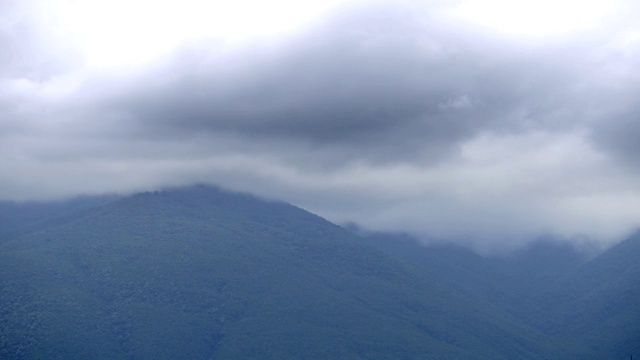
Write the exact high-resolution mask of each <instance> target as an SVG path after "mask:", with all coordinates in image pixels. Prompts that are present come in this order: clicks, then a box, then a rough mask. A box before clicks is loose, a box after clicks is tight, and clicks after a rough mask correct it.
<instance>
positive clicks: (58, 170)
mask: <svg viewBox="0 0 640 360" xmlns="http://www.w3.org/2000/svg"><path fill="white" fill-rule="evenodd" d="M229 3H230V2H229V1H221V2H216V1H194V0H181V1H150V0H149V1H140V0H137V1H133V0H128V1H124V0H117V1H116V0H112V1H83V2H76V1H71V0H47V1H45V0H42V1H33V0H32V1H9V0H6V1H3V0H0V49H1V51H0V154H1V155H0V199H4V200H43V199H55V198H64V197H69V196H75V195H81V194H103V193H112V192H119V193H128V192H132V191H140V190H153V189H156V188H160V187H164V186H173V185H184V184H192V183H211V184H217V185H220V186H222V187H225V188H228V189H233V190H240V191H248V192H252V193H255V194H258V195H262V196H267V197H271V198H277V199H282V200H285V201H288V202H291V203H294V204H296V205H298V206H301V207H303V208H306V209H308V210H310V211H312V212H315V213H318V214H320V215H322V216H324V217H326V218H328V219H330V220H333V221H336V222H339V223H343V222H355V223H358V224H360V225H362V226H364V227H366V228H369V229H374V230H392V231H408V232H411V233H413V234H416V235H419V236H423V237H435V238H447V239H454V240H455V241H459V242H464V243H473V244H483V246H487V247H502V246H505V244H508V245H509V246H511V245H517V244H520V243H522V242H524V241H527V240H528V239H531V238H534V237H536V236H539V235H554V236H557V237H560V238H564V239H573V240H575V241H595V242H598V243H602V244H610V243H613V242H616V241H619V240H620V239H622V238H623V237H624V236H625V235H627V234H629V233H630V232H631V231H633V230H634V229H636V228H637V227H639V226H640V160H638V156H637V154H640V117H639V116H640V101H638V100H640V71H639V70H638V67H637V65H638V64H640V25H638V21H637V19H639V18H640V5H636V2H634V1H631V0H629V1H616V0H593V1H589V0H583V1H577V0H554V1H551V0H536V1H533V0H523V1H507V0H486V1H485V0H476V1H474V0H468V1H465V0H460V1H387V2H385V1H339V0H334V1H326V0H325V1H322V2H317V3H316V4H314V3H312V2H304V1H288V0H278V1H272V2H260V1H248V0H244V1H235V2H233V3H234V4H233V5H231V4H229Z"/></svg>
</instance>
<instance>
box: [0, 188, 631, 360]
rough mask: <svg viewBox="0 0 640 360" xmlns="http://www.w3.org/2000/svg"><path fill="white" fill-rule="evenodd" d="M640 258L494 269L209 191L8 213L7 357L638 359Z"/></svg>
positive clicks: (516, 259)
mask: <svg viewBox="0 0 640 360" xmlns="http://www.w3.org/2000/svg"><path fill="white" fill-rule="evenodd" d="M639 256H640V236H634V237H632V238H630V239H628V240H627V241H625V242H623V243H621V244H619V245H618V246H616V247H614V248H612V249H610V250H608V251H606V252H605V253H603V254H601V255H599V256H597V257H595V258H593V259H589V258H586V257H584V256H581V255H580V254H578V253H576V252H575V251H573V250H572V249H571V248H569V247H564V246H561V245H558V244H557V243H552V242H548V243H544V242H541V243H537V244H533V245H532V246H531V247H529V248H528V249H525V250H522V251H520V252H519V253H517V254H512V255H510V256H506V257H482V256H480V255H477V254H475V253H473V252H471V251H469V250H466V249H463V248H458V247H454V246H435V247H424V246H422V245H419V244H418V242H416V241H415V240H414V239H412V238H410V237H408V236H401V235H389V234H374V235H367V236H362V235H357V234H355V233H354V232H352V231H349V230H346V229H344V228H342V227H340V226H337V225H335V224H332V223H330V222H328V221H326V220H324V219H322V218H320V217H318V216H316V215H313V214H311V213H309V212H307V211H304V210H302V209H300V208H297V207H295V206H292V205H289V204H286V203H282V202H277V201H267V200H263V199H259V198H256V197H254V196H251V195H247V194H237V193H230V192H226V191H223V190H220V189H217V188H214V187H208V186H195V187H187V188H177V189H170V190H166V191H161V192H152V193H151V192H147V193H141V194H137V195H134V196H130V197H122V198H116V197H101V198H84V199H80V200H75V201H72V202H58V203H40V204H36V203H32V204H21V205H19V204H13V203H0V358H2V359H487V360H488V359H628V358H629V356H630V355H631V354H638V356H639V357H640V301H638V300H639V299H640V265H639V264H640V262H639V261H637V259H638V258H639Z"/></svg>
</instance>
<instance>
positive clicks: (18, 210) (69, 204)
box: [0, 195, 118, 240]
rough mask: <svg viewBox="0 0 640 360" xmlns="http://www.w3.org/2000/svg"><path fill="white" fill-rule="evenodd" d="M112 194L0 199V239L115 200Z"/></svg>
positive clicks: (115, 197)
mask: <svg viewBox="0 0 640 360" xmlns="http://www.w3.org/2000/svg"><path fill="white" fill-rule="evenodd" d="M117 198H118V197H117V196H114V195H104V196H82V197H77V198H73V199H68V200H60V201H49V202H46V201H40V202H37V201H27V202H12V201H0V240H6V239H8V238H10V237H12V236H13V235H14V234H19V233H20V232H21V231H25V230H26V228H28V227H36V226H42V225H45V224H43V222H46V221H52V220H54V219H57V218H61V217H63V216H65V215H67V214H71V213H74V212H80V211H83V210H87V209H91V208H94V207H97V206H100V205H103V204H107V203H109V202H112V201H114V200H116V199H117Z"/></svg>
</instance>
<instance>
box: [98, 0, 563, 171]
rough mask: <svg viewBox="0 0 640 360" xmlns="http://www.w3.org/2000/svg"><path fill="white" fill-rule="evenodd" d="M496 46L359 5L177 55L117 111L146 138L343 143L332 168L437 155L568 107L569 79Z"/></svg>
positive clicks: (119, 102) (320, 144) (123, 100)
mask: <svg viewBox="0 0 640 360" xmlns="http://www.w3.org/2000/svg"><path fill="white" fill-rule="evenodd" d="M463 35H464V36H463ZM499 45H500V44H499ZM499 45H498V46H497V47H496V48H491V49H487V48H486V47H484V46H482V44H475V43H474V39H473V37H469V36H468V35H466V34H460V33H458V32H456V31H453V30H451V29H449V28H447V27H446V26H445V25H444V24H439V23H437V22H435V21H434V22H433V23H430V22H429V21H428V18H427V21H425V20H424V19H421V21H417V20H416V19H414V18H413V17H412V16H411V15H409V14H408V13H404V12H396V13H393V12H389V11H388V8H387V7H382V8H369V9H366V11H362V9H359V11H357V12H354V13H352V14H342V16H341V17H340V18H339V19H338V20H333V21H328V22H325V23H323V24H322V26H319V27H318V28H314V29H311V30H309V31H307V32H306V33H304V34H301V35H298V36H297V37H295V38H293V39H287V40H284V41H281V42H277V43H272V44H261V45H258V46H254V47H250V48H243V49H236V50H233V51H228V52H227V51H224V50H223V51H220V52H216V50H213V51H211V52H208V51H207V50H206V49H205V50H200V51H195V52H191V53H187V54H179V55H178V56H177V58H176V59H175V61H174V62H172V63H171V64H170V65H168V66H167V68H165V69H162V72H163V74H169V79H166V78H162V76H160V78H159V79H158V80H157V81H152V82H151V83H149V84H146V85H147V87H144V86H142V87H139V88H136V89H135V91H133V92H131V91H126V90H125V91H124V92H123V93H122V94H121V97H120V99H119V100H117V103H116V104H115V105H114V106H117V107H118V108H119V109H120V111H121V112H123V113H128V114H130V116H131V118H132V119H135V120H134V121H136V122H139V123H140V124H141V126H142V128H143V129H144V131H145V133H146V134H148V135H150V134H157V135H158V136H162V135H166V136H176V134H183V135H185V136H187V135H188V134H190V133H198V134H202V133H213V134H221V133H228V134H231V135H235V136H242V137H246V138H247V139H250V141H266V142H269V141H272V142H273V141H275V142H282V141H285V142H286V141H291V142H293V143H297V144H304V145H307V146H310V147H320V148H323V147H332V146H337V147H343V148H345V151H346V153H344V154H343V155H342V156H343V157H344V158H342V159H336V162H337V163H340V162H342V161H343V160H345V159H348V156H350V155H351V156H354V157H357V158H361V159H363V160H367V161H373V160H378V161H380V160H382V161H398V160H406V159H408V158H416V157H418V158H421V157H426V158H433V159H436V158H438V157H440V156H443V155H445V154H447V153H449V152H451V151H453V150H455V147H456V146H457V145H458V144H459V143H460V142H462V141H464V140H467V139H469V138H471V137H473V136H474V135H475V134H477V133H478V132H481V131H488V130H499V131H502V130H504V131H517V130H520V129H522V128H524V127H527V126H533V125H532V124H534V125H535V123H537V122H542V121H545V119H547V118H548V117H547V116H546V115H547V114H546V113H550V112H554V111H558V110H559V108H558V107H559V106H562V105H561V104H559V102H560V100H557V101H556V100H555V99H554V95H553V92H554V90H555V89H556V88H557V87H558V85H556V84H557V81H558V80H561V79H559V78H561V77H567V75H566V74H564V73H559V72H558V70H557V69H553V68H551V69H549V68H548V67H547V66H546V64H544V63H543V60H544V59H538V58H533V59H532V58H527V57H524V56H523V57H520V58H518V57H519V56H518V54H513V53H511V51H512V49H509V48H506V47H507V46H509V44H508V43H504V44H502V45H503V46H505V48H504V49H502V48H499ZM514 57H515V58H516V59H515V60H514V59H513V58H514ZM552 84H553V85H552ZM111 101H113V100H111ZM433 159H432V160H433Z"/></svg>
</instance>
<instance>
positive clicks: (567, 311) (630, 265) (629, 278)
mask: <svg viewBox="0 0 640 360" xmlns="http://www.w3.org/2000/svg"><path fill="white" fill-rule="evenodd" d="M527 305H528V313H529V314H536V316H533V317H531V319H530V321H529V322H530V323H532V324H535V325H537V327H538V328H540V329H542V330H544V331H545V332H546V333H549V334H551V335H554V336H559V337H562V338H566V339H572V340H574V341H580V342H583V343H586V344H591V345H592V347H593V348H594V349H595V350H598V351H601V352H603V353H607V354H612V355H613V357H614V358H619V359H626V358H628V357H629V355H630V354H640V233H636V234H635V235H633V236H631V237H630V238H629V239H627V240H625V241H623V242H622V243H620V244H618V245H616V246H614V247H613V248H611V249H609V250H608V251H606V252H605V253H603V254H602V255H600V256H598V257H596V258H595V259H593V260H592V261H589V262H587V263H585V264H583V265H582V266H580V267H578V268H577V269H575V270H574V271H573V272H571V273H570V274H568V275H567V276H565V277H563V278H562V279H561V280H560V281H558V282H556V283H553V284H552V286H550V287H549V288H548V289H547V290H546V291H545V292H544V293H541V294H538V295H537V296H535V297H532V298H531V299H530V300H529V301H528V304H527Z"/></svg>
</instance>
